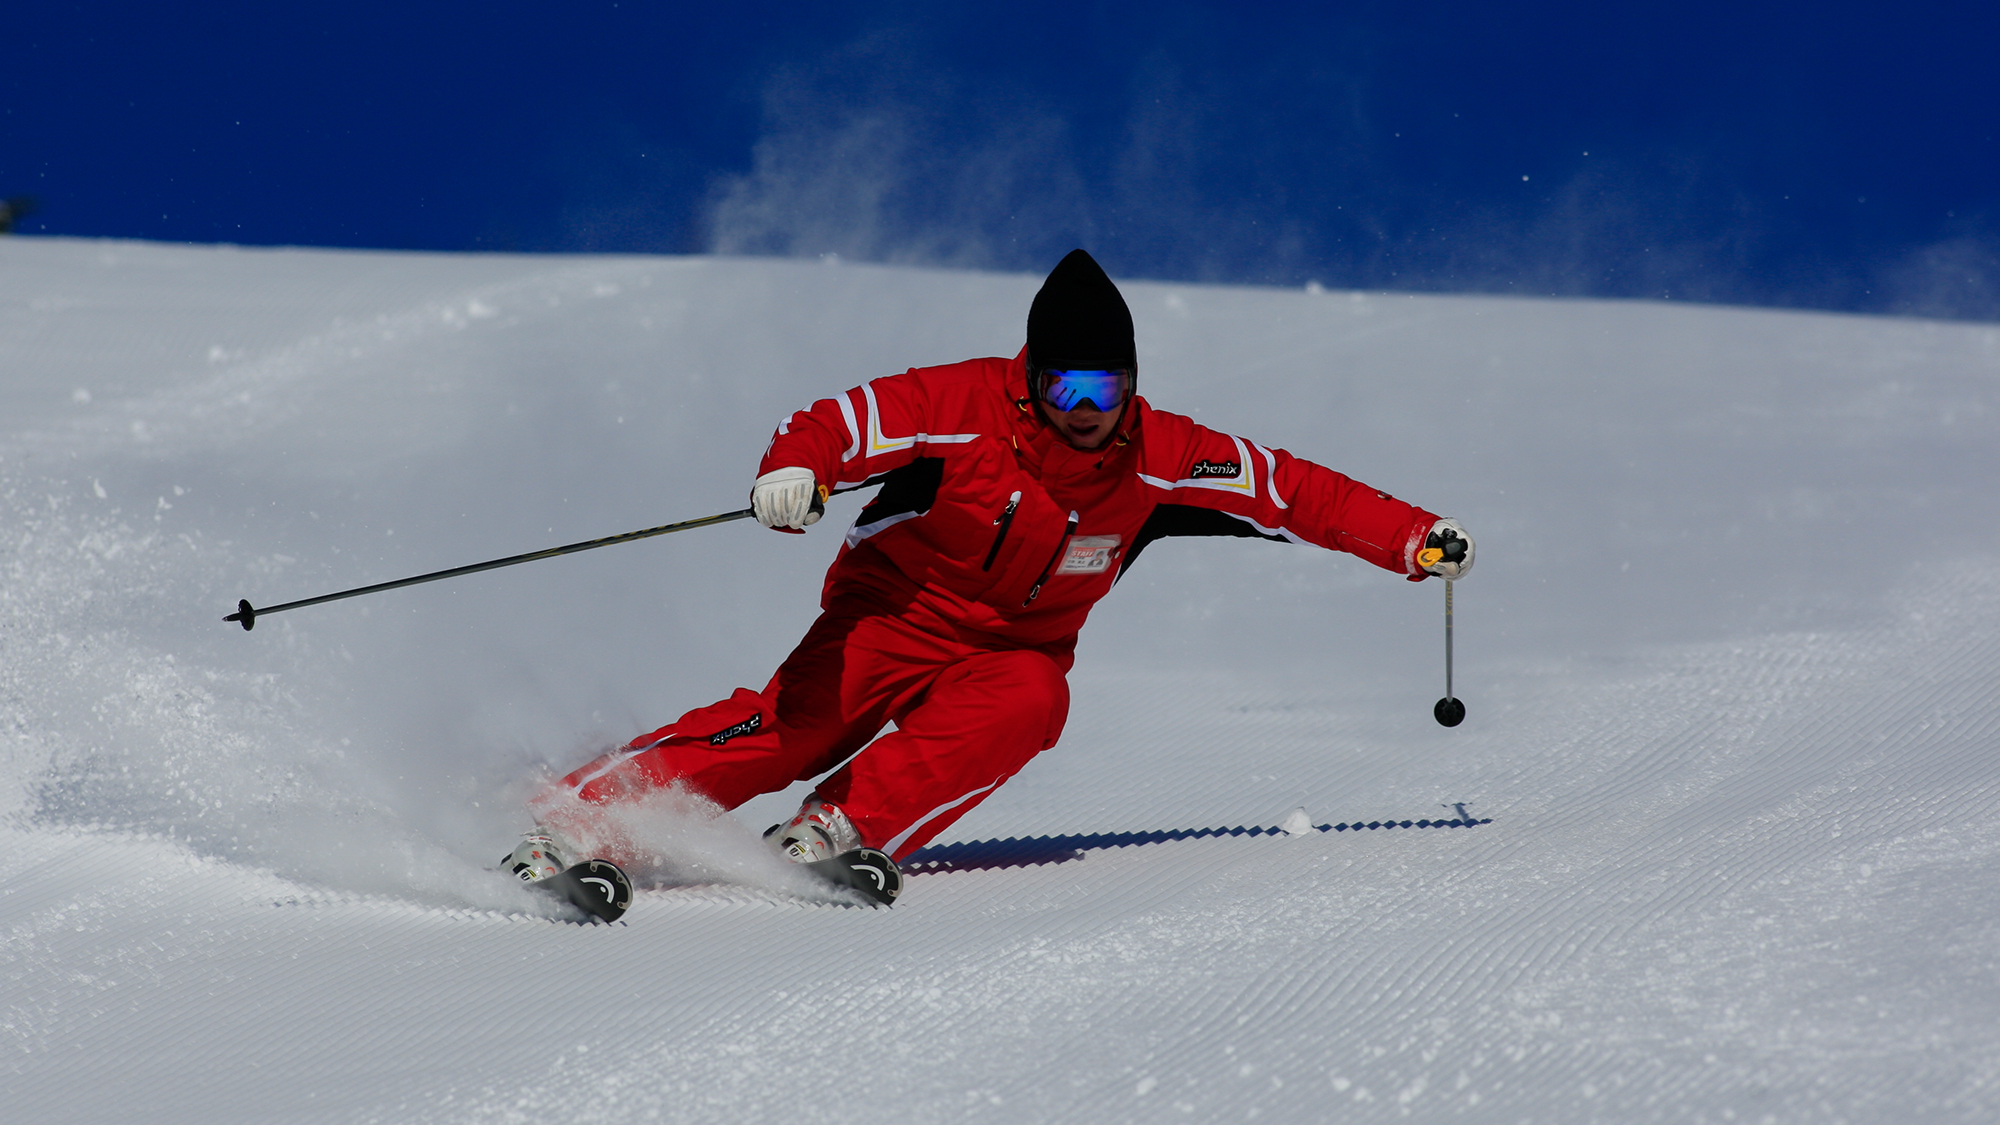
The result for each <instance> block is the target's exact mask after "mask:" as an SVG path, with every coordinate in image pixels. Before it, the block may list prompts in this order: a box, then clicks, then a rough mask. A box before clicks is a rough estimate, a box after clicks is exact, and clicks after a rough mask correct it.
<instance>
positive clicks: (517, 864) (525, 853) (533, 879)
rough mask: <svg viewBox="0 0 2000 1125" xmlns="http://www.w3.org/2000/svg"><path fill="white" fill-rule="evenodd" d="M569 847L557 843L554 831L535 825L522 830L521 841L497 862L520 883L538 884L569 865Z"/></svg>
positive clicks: (559, 872) (561, 871)
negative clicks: (505, 856)
mask: <svg viewBox="0 0 2000 1125" xmlns="http://www.w3.org/2000/svg"><path fill="white" fill-rule="evenodd" d="M572 850H573V849H571V848H570V847H569V845H568V843H567V842H564V843H560V844H559V843H557V842H556V837H555V833H553V832H550V831H549V830H548V829H546V828H543V827H542V826H541V825H539V824H538V825H536V826H535V827H533V828H531V829H529V830H528V831H526V832H523V833H521V842H520V843H518V844H516V845H514V850H513V851H512V852H509V853H508V854H507V858H505V859H503V860H501V861H500V870H502V871H505V872H507V873H508V874H510V875H513V876H514V877H516V878H518V879H520V880H521V881H522V882H523V883H539V882H541V881H542V880H543V879H549V878H553V877H555V876H557V875H560V874H562V873H563V871H564V870H566V869H567V868H568V867H569V858H568V856H569V853H570V852H571V851H572Z"/></svg>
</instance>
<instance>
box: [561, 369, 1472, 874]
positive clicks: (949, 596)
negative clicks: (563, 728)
mask: <svg viewBox="0 0 2000 1125" xmlns="http://www.w3.org/2000/svg"><path fill="white" fill-rule="evenodd" d="M788 466H803V467H805V468H809V469H811V470H812V472H813V476H814V478H815V479H816V480H817V481H818V482H819V484H820V485H821V486H822V487H823V488H825V489H832V488H837V487H841V486H843V485H855V484H860V483H862V482H864V481H876V480H879V481H881V483H882V489H881V491H880V492H879V493H878V494H877V495H876V497H875V498H874V499H873V500H872V501H870V502H869V503H868V505H867V506H866V507H865V508H863V509H862V511H861V513H860V515H859V517H858V518H857V519H856V520H855V522H854V526H853V527H852V528H850V529H849V530H848V532H847V541H846V543H845V545H844V546H843V547H842V548H841V551H840V554H839V556H838V557H837V558H835V559H834V562H833V566H832V567H831V568H829V569H828V570H827V574H826V585H825V589H824V592H823V594H822V597H821V602H820V604H821V607H822V610H823V612H822V613H821V615H820V617H819V619H818V620H817V621H815V622H814V623H813V626H812V628H811V629H810V630H809V631H808V632H807V633H806V636H805V639H804V640H803V641H801V642H800V643H799V646H798V648H796V649H795V650H793V652H792V654H791V656H789V657H787V658H786V660H785V662H784V663H783V664H782V665H780V666H779V668H778V671H777V674H776V675H775V676H773V677H772V678H771V682H770V683H769V684H768V685H766V686H765V688H764V689H763V690H762V691H751V690H749V689H747V688H739V689H737V691H736V692H735V693H734V694H733V695H731V696H730V697H729V698H728V699H725V700H722V701H721V702H718V703H715V704H713V705H711V706H708V707H703V708H700V709H698V710H695V711H690V712H688V713H687V714H686V715H683V716H682V717H681V718H679V719H678V720H676V721H674V722H673V723H671V724H669V725H667V726H664V727H661V728H660V729H659V730H656V731H654V732H652V733H651V734H647V735H644V736H642V737H640V738H637V739H634V740H633V741H632V742H631V743H630V744H629V745H627V746H626V747H624V748H622V749H620V750H618V751H615V752H613V753H611V754H608V755H605V756H604V757H602V758H599V759H598V760H597V761H595V762H592V763H591V764H589V765H587V766H585V767H583V768H582V769H580V770H577V771H576V772H575V773H572V774H571V775H570V776H569V777H567V778H565V779H564V784H565V786H566V787H567V788H568V789H569V790H570V791H571V792H574V793H576V794H577V795H578V796H580V797H582V798H583V799H584V800H586V801H595V802H602V801H608V800H611V799H613V798H615V797H617V796H618V795H620V794H622V793H629V792H633V791H636V790H645V789H650V788H653V787H656V786H661V785H667V784H671V783H674V782H680V783H682V784H685V785H687V786H689V787H691V788H693V789H695V790H697V791H699V792H701V793H704V794H706V795H707V796H709V797H710V798H713V799H714V800H715V801H717V802H718V803H720V804H721V805H722V806H723V807H725V808H734V807H736V806H737V805H739V804H742V803H743V802H744V801H747V800H749V799H750V798H751V797H753V796H756V795H757V794H759V793H766V792H772V791H775V790H778V789H782V788H784V787H786V786H788V785H790V784H792V783H793V782H794V781H801V780H805V779H808V778H812V777H816V776H818V775H820V774H822V773H825V772H826V771H828V770H832V769H834V767H835V766H840V769H839V770H838V771H837V772H835V773H834V774H833V775H832V776H831V777H829V778H827V779H825V780H823V781H822V782H820V784H819V786H818V793H819V795H820V796H821V797H823V798H825V799H826V800H829V801H832V802H833V803H835V804H837V805H839V806H841V807H842V808H843V809H844V810H845V811H846V812H847V815H848V817H849V818H850V819H851V820H852V821H853V822H854V826H855V827H856V828H857V829H858V830H859V831H860V833H861V837H862V840H863V842H864V843H866V844H867V845H868V846H870V847H877V848H881V849H883V850H884V851H887V852H889V853H890V854H891V855H892V856H894V857H895V858H897V859H901V858H903V857H904V856H906V855H908V854H909V853H910V852H913V851H915V850H916V849H917V848H919V847H921V846H923V844H924V843H926V842H927V841H929V840H930V839H931V838H932V837H934V836H936V835H937V834H938V833H939V832H942V831H943V830H944V829H945V828H946V827H948V826H950V824H951V823H952V822H953V821H955V820H957V819H958V818H959V817H960V816H962V815H964V814H965V813H966V812H967V811H968V810H970V809H971V808H972V807H973V806H974V805H976V804H978V803H979V802H980V801H981V800H983V799H984V798H985V797H986V796H987V795H989V794H991V793H992V792H993V791H994V790H995V789H996V788H998V787H999V786H1000V784H1001V783H1002V782H1004V781H1006V780H1007V779H1008V778H1009V777H1011V776H1013V775H1014V773H1015V772H1016V771H1018V770H1019V769H1020V768H1021V767H1022V766H1023V765H1025V764H1027V762H1028V760H1029V759H1030V758H1032V757H1034V756H1035V755H1036V754H1039V753H1040V752H1042V751H1043V750H1046V749H1048V748H1049V747H1051V746H1053V745H1055V742H1056V738H1057V736H1059V735H1060V734H1061V733H1062V728H1063V722H1064V720H1065V719H1066V718H1067V716H1068V712H1069V687H1068V682H1067V680H1066V679H1065V675H1066V673H1067V672H1068V671H1069V668H1070V664H1071V663H1072V660H1073V652H1074V649H1075V646H1076V634H1077V630H1078V629H1079V628H1080V627H1081V626H1082V625H1083V622H1084V618H1085V617H1087V616H1088V615H1089V613H1090V607H1091V606H1092V605H1093V604H1094V603H1095V602H1096V601H1097V599H1099V598H1101V597H1103V596H1104V595H1105V594H1107V593H1109V592H1110V591H1111V586H1112V583H1113V582H1115V581H1116V580H1117V578H1118V576H1119V575H1120V574H1121V573H1123V571H1124V569H1125V568H1126V567H1128V566H1130V565H1131V564H1132V561H1133V559H1134V558H1136V557H1137V556H1138V554H1139V552H1140V550H1142V549H1143V548H1144V547H1145V546H1146V545H1147V544H1148V543H1149V542H1151V541H1152V540H1154V539H1157V538H1160V537H1162V536H1169V535H1236V536H1255V537H1261V538H1266V539H1279V540H1290V541H1292V542H1300V543H1310V544H1313V545H1315V546H1319V547H1326V548H1331V549H1334V550H1340V551H1347V552H1349V553H1351V554H1355V555H1359V556H1360V557H1361V558H1364V559H1366V560H1368V561H1369V562H1372V563H1374V564H1375V565H1377V566H1380V567H1383V568H1385V569H1389V570H1395V571H1400V572H1402V573H1404V574H1406V575H1408V576H1409V577H1410V579H1411V580H1412V581H1418V580H1421V579H1422V578H1424V577H1425V574H1424V573H1423V571H1422V570H1421V569H1420V568H1419V567H1418V565H1417V562H1416V552H1417V551H1418V550H1419V549H1420V548H1421V547H1422V545H1423V539H1424V536H1425V535H1426V534H1427V533H1428V532H1429V531H1430V529H1431V525H1432V524H1433V523H1434V522H1436V520H1437V517H1436V516H1435V515H1433V514H1431V513H1430V512H1427V511H1424V510H1423V509H1421V508H1417V507H1414V506H1412V505H1410V504H1406V503H1404V502H1402V501H1401V500H1397V499H1395V498H1393V497H1391V496H1390V495H1389V494H1388V493H1385V492H1379V491H1377V490H1375V489H1373V488H1370V487H1368V486H1367V485H1364V484H1360V483H1358V482H1356V481H1353V480H1350V479H1348V478H1347V477H1344V476H1342V475H1341V474H1339V473H1336V472H1334V471H1332V470H1330V469H1326V468H1322V467H1320V466H1318V465H1315V464H1313V463H1311V462H1309V461H1304V460H1301V459H1299V458H1296V457H1293V456H1292V455H1290V454H1288V453H1286V452H1285V451H1284V450H1281V449H1267V448H1265V447H1263V446H1261V445H1258V444H1256V443H1255V442H1251V441H1247V440H1245V439H1243V438H1239V437H1232V436H1230V435H1228V434H1224V433H1218V432H1216V431H1214V430H1211V429H1208V428H1207V427H1204V426H1201V425H1197V424H1196V423H1195V422H1193V421H1192V420H1190V419H1188V418H1184V417H1182V416H1180V415H1178V414H1169V413H1167V412H1165V411H1162V410H1155V409H1153V408H1152V407H1151V406H1150V405H1148V404H1147V402H1146V400H1145V399H1143V398H1139V397H1136V396H1135V397H1133V398H1132V399H1131V401H1130V403H1129V404H1128V406H1127V408H1126V410H1125V412H1124V414H1123V415H1122V416H1121V417H1120V418H1119V421H1118V428H1117V431H1116V432H1115V434H1114V435H1113V437H1112V438H1111V439H1110V440H1109V441H1108V442H1107V443H1106V444H1105V445H1104V447H1103V448H1100V449H1096V450H1089V451H1084V450H1078V449H1075V448H1073V447H1071V446H1069V445H1068V444H1066V443H1065V442H1064V441H1062V439H1061V438H1059V437H1058V436H1057V435H1056V433H1055V432H1054V431H1053V430H1052V429H1050V427H1049V426H1048V425H1047V424H1046V423H1044V422H1043V420H1042V418H1041V416H1040V414H1039V412H1038V411H1037V410H1036V408H1035V405H1034V404H1033V402H1032V401H1031V400H1030V398H1029V395H1028V385H1027V368H1026V362H1025V358H1024V356H1017V357H1015V358H1014V359H1012V360H1007V359H975V360H968V361H966V362H964V363H955V364H951V365H949V366H945V367H930V368H919V369H916V370H912V371H909V372H907V373H905V374H902V375H894V376H889V377H886V378H882V379H876V380H874V381H872V382H870V383H868V384H867V385H865V386H861V387H856V388H854V389H853V390H850V391H848V392H846V393H845V394H842V395H839V396H837V397H835V398H830V399H822V400H820V401H819V402H816V403H814V404H813V405H812V407H811V408H810V409H807V410H801V411H798V412H796V413H794V414H793V415H791V416H790V417H789V418H787V419H786V420H785V421H784V422H782V423H781V424H780V425H779V426H778V431H777V434H776V435H775V436H774V437H773V438H772V439H771V446H770V450H769V451H768V452H767V453H765V455H764V460H763V463H762V465H761V466H760V467H759V469H758V471H759V473H765V472H769V471H771V470H773V469H778V468H784V467H788ZM892 722H893V723H895V724H896V728H897V729H896V730H895V731H893V732H891V733H889V734H887V735H884V736H883V737H881V738H876V735H877V734H879V733H881V731H882V729H883V728H884V727H886V726H887V725H888V724H889V723H892ZM870 740H873V741H872V743H871V741H870ZM864 746H865V747H867V749H866V750H865V751H863V752H862V753H860V754H858V755H857V754H856V753H855V752H856V751H861V750H862V748H863V747H864ZM850 758H851V759H852V760H851V761H850V760H849V759H850ZM842 762H846V765H844V766H843V765H841V763H842Z"/></svg>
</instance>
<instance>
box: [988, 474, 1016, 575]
mask: <svg viewBox="0 0 2000 1125" xmlns="http://www.w3.org/2000/svg"><path fill="white" fill-rule="evenodd" d="M1020 506H1021V494H1020V493H1018V492H1016V493H1015V494H1014V495H1012V496H1009V497H1008V498H1007V510H1006V511H1004V512H1001V513H1000V517H999V518H998V519H996V520H994V521H993V522H994V523H995V524H997V525H998V526H999V528H1000V530H999V531H996V532H994V533H993V548H992V549H991V550H989V551H987V552H986V561H985V562H984V563H982V564H980V567H979V569H981V570H992V569H993V560H994V559H997V558H999V557H1000V544H1002V543H1005V542H1006V541H1007V529H1008V528H1010V527H1012V526H1014V509H1016V508H1018V507H1020Z"/></svg>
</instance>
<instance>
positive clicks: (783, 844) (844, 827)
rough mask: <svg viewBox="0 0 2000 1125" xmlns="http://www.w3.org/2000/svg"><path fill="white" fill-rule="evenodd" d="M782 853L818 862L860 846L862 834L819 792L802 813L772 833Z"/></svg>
mask: <svg viewBox="0 0 2000 1125" xmlns="http://www.w3.org/2000/svg"><path fill="white" fill-rule="evenodd" d="M772 835H773V836H774V837H775V838H776V840H777V847H778V851H779V853H780V854H782V855H783V856H784V857H785V858H786V859H789V860H791V861H792V862H793V863H818V862H819V861H820V860H823V859H832V858H833V857H834V856H837V855H841V854H843V853H846V852H851V851H853V850H855V849H856V848H859V847H860V846H861V833H859V832H857V831H855V828H854V822H853V821H851V820H849V819H847V814H846V813H844V812H841V811H840V806H839V805H836V804H834V803H833V802H831V801H822V800H820V799H819V795H818V794H814V795H813V796H810V797H807V798H806V801H805V804H803V805H800V806H799V815H797V816H795V817H793V818H792V819H790V820H788V821H786V822H785V823H783V824H781V825H779V826H778V828H777V831H776V832H774V833H772Z"/></svg>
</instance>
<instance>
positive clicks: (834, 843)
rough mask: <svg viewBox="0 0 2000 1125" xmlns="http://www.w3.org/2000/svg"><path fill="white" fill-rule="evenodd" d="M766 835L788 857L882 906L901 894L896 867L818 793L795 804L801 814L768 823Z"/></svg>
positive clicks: (828, 880) (838, 810)
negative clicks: (864, 842)
mask: <svg viewBox="0 0 2000 1125" xmlns="http://www.w3.org/2000/svg"><path fill="white" fill-rule="evenodd" d="M764 835H765V836H767V837H769V838H771V839H772V840H773V842H774V843H775V844H776V846H777V849H778V854H780V855H782V856H784V857H785V858H786V859H789V860H791V861H792V862H793V863H797V864H800V865H802V866H804V867H806V868H807V869H809V870H810V871H812V873H813V874H815V875H817V876H819V877H820V878H822V879H825V880H826V881H827V882H829V883H834V884H837V885H839V886H843V887H852V888H853V889H855V890H857V891H860V892H861V893H862V894H864V895H866V896H867V897H869V898H871V899H874V900H875V901H876V902H878V903H881V904H882V905H883V906H889V905H891V904H893V903H894V902H895V901H896V896H897V895H899V894H901V893H902V892H903V873H902V872H901V871H898V870H897V869H896V863H895V861H894V860H892V859H890V858H889V857H888V856H887V855H885V854H883V853H882V852H879V851H876V850H875V849H874V848H871V847H868V846H866V845H864V844H863V843H862V842H861V833H860V832H859V831H857V830H856V829H855V827H854V822H853V821H851V820H849V819H847V814H846V813H844V812H842V811H841V810H840V806H839V805H836V804H834V803H833V802H831V801H823V800H821V799H820V798H819V795H818V794H814V795H812V796H810V797H807V798H806V802H805V804H803V805H800V806H799V815H797V816H795V817H793V818H792V819H790V820H788V821H786V822H785V823H783V824H774V825H772V826H771V830H770V831H769V832H766V833H765V834H764Z"/></svg>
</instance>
